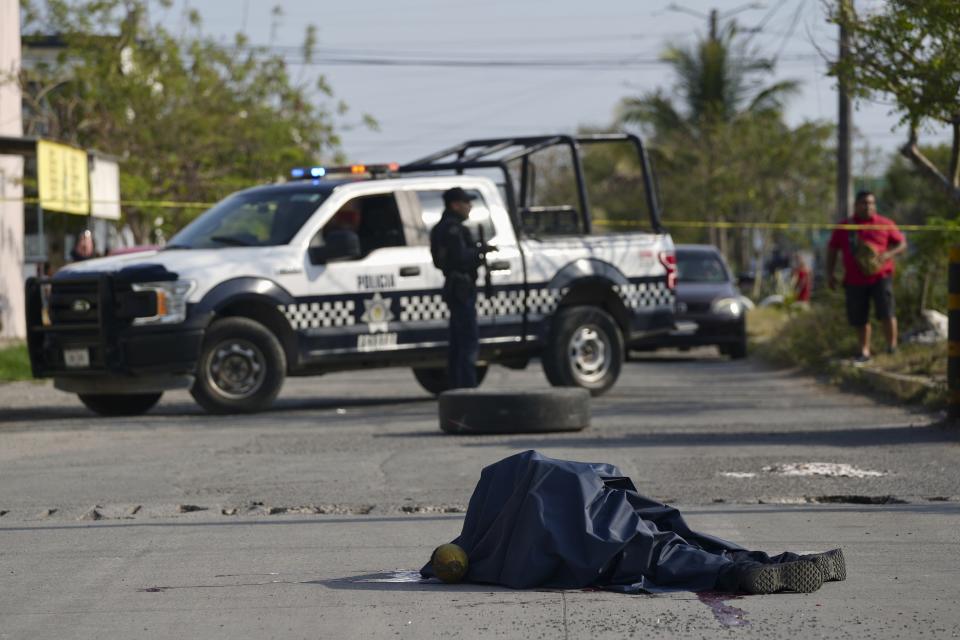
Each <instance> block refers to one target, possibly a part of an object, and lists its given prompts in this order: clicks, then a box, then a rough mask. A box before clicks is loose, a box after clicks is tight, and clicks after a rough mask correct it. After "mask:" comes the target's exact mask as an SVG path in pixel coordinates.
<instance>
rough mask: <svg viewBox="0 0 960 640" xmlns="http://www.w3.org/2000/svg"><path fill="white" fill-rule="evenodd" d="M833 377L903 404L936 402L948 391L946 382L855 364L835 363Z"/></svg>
mask: <svg viewBox="0 0 960 640" xmlns="http://www.w3.org/2000/svg"><path fill="white" fill-rule="evenodd" d="M831 369H832V373H833V374H834V375H835V376H836V377H838V378H839V379H840V380H841V381H842V382H849V383H852V384H855V385H858V386H863V387H866V388H868V389H869V390H871V391H876V392H878V393H882V394H884V395H887V396H890V397H892V398H894V399H897V400H900V401H901V402H929V401H935V400H936V399H937V397H938V396H939V395H941V394H942V393H943V391H944V390H945V389H946V382H945V381H942V380H937V379H935V378H930V377H927V376H916V375H907V374H903V373H893V372H890V371H884V370H882V369H877V368H876V367H870V366H864V365H861V364H855V363H853V362H852V361H851V360H835V361H833V362H832V363H831Z"/></svg>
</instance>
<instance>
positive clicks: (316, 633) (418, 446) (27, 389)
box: [0, 351, 960, 638]
mask: <svg viewBox="0 0 960 640" xmlns="http://www.w3.org/2000/svg"><path fill="white" fill-rule="evenodd" d="M545 384H546V382H545V380H544V378H543V375H542V374H541V373H540V371H539V369H538V368H537V367H535V366H534V367H531V368H530V369H528V370H527V371H524V372H516V371H509V370H505V369H500V368H495V369H493V370H492V371H491V373H490V375H489V376H488V378H487V381H486V382H485V384H484V386H485V387H491V388H499V389H516V388H538V387H542V386H543V385H545ZM592 409H593V424H592V425H591V427H590V428H589V429H587V430H585V431H583V432H579V433H568V434H543V435H531V436H523V435H511V436H488V437H478V436H469V437H463V436H447V435H444V434H442V433H441V432H440V430H439V428H438V426H437V419H436V403H435V401H434V400H433V399H432V398H430V397H429V396H427V395H426V394H425V393H424V392H422V391H421V390H420V389H419V387H418V386H417V384H416V382H415V381H414V380H413V377H412V375H411V374H410V373H409V372H407V371H402V370H385V371H371V372H356V373H345V374H338V375H330V376H327V377H321V378H306V379H294V380H289V381H288V383H287V385H286V386H285V388H284V391H283V393H282V395H281V398H280V400H279V401H278V402H277V405H276V409H275V410H274V411H271V412H269V413H264V414H258V415H252V416H229V417H213V416H207V415H204V414H203V413H201V412H200V410H199V409H198V408H197V407H196V406H195V405H194V404H193V403H192V401H191V400H190V398H189V396H188V395H187V394H182V393H174V394H169V395H168V396H167V397H165V398H164V399H163V401H162V402H161V404H160V405H159V406H158V407H157V408H156V409H155V410H154V411H152V412H151V413H149V414H147V415H145V416H142V417H138V418H119V419H103V418H98V417H96V416H94V415H93V414H91V413H89V412H88V411H87V410H86V409H84V408H83V406H82V405H81V404H80V403H79V402H78V401H77V400H76V399H75V398H73V397H72V396H69V395H66V394H62V393H60V392H57V391H54V390H52V388H50V387H49V386H48V385H44V384H33V383H12V384H5V385H4V384H0V513H2V515H0V541H2V544H0V574H2V575H3V577H4V579H3V580H0V638H37V637H72V638H112V637H145V638H165V637H196V638H221V637H222V638H237V637H257V638H262V637H283V638H287V637H290V638H299V637H305V638H306V637H311V638H315V637H325V638H326V637H330V638H333V637H358V638H359V637H365V638H366V637H390V638H392V637H398V636H399V637H411V638H421V637H441V636H443V637H478V638H479V637H489V636H491V635H502V636H506V637H550V638H553V637H567V638H580V637H583V638H586V637H591V638H593V637H611V638H616V637H630V636H632V635H636V636H638V637H639V636H645V637H661V636H662V637H716V635H717V634H718V633H723V634H727V633H729V634H734V633H735V634H737V635H744V636H749V637H761V636H765V637H770V636H771V635H773V636H777V637H780V636H786V635H787V634H791V635H794V636H796V637H856V638H864V637H883V638H887V637H910V638H913V637H957V635H958V631H957V629H958V628H960V612H958V611H957V610H956V607H955V603H956V601H957V597H956V596H955V591H956V587H955V585H956V582H957V578H958V577H960V571H958V565H957V562H956V557H958V551H960V534H958V533H957V532H958V531H960V526H958V525H960V482H958V480H960V465H958V464H957V462H958V458H960V446H958V444H960V435H958V432H957V431H954V430H949V429H944V428H941V427H938V426H935V425H933V424H932V422H933V421H934V419H935V417H934V416H930V415H927V414H924V413H922V412H915V411H911V410H907V409H904V408H902V407H898V406H892V405H885V404H880V403H878V402H876V401H874V400H872V399H870V398H866V397H864V396H859V395H854V394H847V393H842V392H839V391H837V390H835V389H833V388H831V387H829V386H826V385H822V384H820V383H818V382H817V381H815V380H813V379H811V378H809V377H805V376H801V375H797V374H795V373H793V372H789V371H783V370H776V369H770V368H767V367H764V366H762V365H760V364H758V363H756V362H752V361H738V362H731V361H728V360H725V359H721V358H718V357H716V356H714V355H712V353H711V352H709V351H705V352H700V353H697V354H694V356H692V357H691V356H681V355H678V354H666V355H661V356H656V357H651V358H648V359H644V360H641V361H638V362H632V363H630V364H628V365H627V367H626V369H625V371H624V374H623V376H622V378H621V380H620V382H619V384H618V385H617V386H616V387H615V388H614V389H613V390H612V391H611V392H610V393H609V394H608V395H606V396H604V397H603V398H599V399H595V400H594V402H593V406H592ZM525 449H538V450H540V451H542V452H544V453H546V454H547V455H551V456H555V457H561V458H570V459H577V460H588V461H596V462H610V463H614V464H616V465H618V466H619V467H620V468H621V469H622V470H623V471H624V472H625V473H626V474H627V475H630V476H631V477H632V478H633V479H634V481H635V482H636V484H637V486H638V488H639V490H640V491H641V492H642V493H645V494H647V495H650V496H652V497H655V498H658V499H661V500H664V501H667V502H670V503H671V504H676V505H677V506H679V507H680V508H681V509H682V510H683V511H684V512H685V513H686V514H687V515H688V517H689V520H690V521H691V523H692V524H693V525H694V526H695V527H697V528H700V529H702V530H704V531H709V532H711V533H714V534H716V535H720V536H721V537H725V538H728V539H731V540H734V541H737V542H740V543H742V544H745V545H747V546H750V547H754V548H759V549H763V550H768V551H771V552H778V551H781V550H783V549H791V550H797V551H809V550H817V549H826V548H830V547H832V546H837V545H840V546H842V547H843V548H844V550H845V553H846V554H847V558H848V565H849V568H850V574H851V575H850V579H849V580H847V581H846V582H842V583H830V584H828V585H825V586H824V587H823V589H821V590H820V591H818V592H816V593H814V594H810V595H805V596H800V595H776V596H762V597H761V596H754V597H747V598H742V599H740V600H725V601H723V602H720V601H710V600H708V599H702V598H698V597H697V596H696V595H694V594H689V593H681V594H672V595H668V596H656V597H650V596H623V595H617V594H610V593H604V592H543V591H530V592H516V591H509V590H503V589H496V588H489V587H481V586H474V585H461V586H458V587H443V586H437V585H423V584H418V583H413V582H402V581H401V582H396V581H390V582H383V581H382V580H384V579H390V580H393V579H395V578H392V577H390V576H392V574H391V572H396V571H409V570H414V569H417V568H419V566H420V565H421V564H422V563H423V562H424V561H425V560H426V559H427V558H428V557H429V553H430V551H431V550H432V548H433V547H434V546H436V545H437V544H439V543H442V542H445V541H447V540H449V539H451V538H453V537H454V536H455V535H456V534H457V533H458V531H459V527H460V523H461V520H462V511H463V510H464V508H465V505H466V503H467V501H468V499H469V496H470V493H471V491H472V488H473V486H474V484H475V483H476V481H477V479H478V477H479V473H480V470H481V469H482V467H484V466H485V465H487V464H490V463H492V462H494V461H496V460H499V459H500V458H502V457H504V456H507V455H510V454H512V453H515V452H517V451H522V450H525ZM812 463H824V464H823V465H820V466H817V465H813V464H812ZM823 474H827V475H823ZM397 579H399V578H397ZM738 611H739V613H738Z"/></svg>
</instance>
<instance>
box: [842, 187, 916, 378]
mask: <svg viewBox="0 0 960 640" xmlns="http://www.w3.org/2000/svg"><path fill="white" fill-rule="evenodd" d="M843 224H855V225H864V228H862V229H834V231H833V235H831V236H830V243H829V244H828V245H827V285H828V286H829V287H830V288H831V289H834V288H836V286H837V280H836V277H835V276H834V270H835V269H836V264H837V254H838V253H840V254H842V255H843V271H844V275H843V285H844V289H845V290H846V299H847V321H848V322H849V323H850V326H852V327H855V328H856V330H857V336H858V337H859V338H860V355H859V356H858V357H857V358H856V360H857V361H858V362H866V361H867V360H869V359H870V318H869V315H870V301H871V300H873V308H874V313H875V314H876V317H877V319H878V320H880V322H881V323H882V324H883V333H884V335H885V337H886V339H887V351H888V353H893V352H894V351H895V350H896V348H897V316H896V314H895V313H894V301H893V258H894V256H897V255H899V254H901V253H903V252H904V251H906V250H907V240H906V238H905V237H904V236H903V234H902V233H900V230H899V229H897V225H895V224H894V223H893V220H890V219H889V218H884V217H883V216H881V215H879V214H878V213H877V199H876V197H875V196H874V195H873V194H872V193H870V192H869V191H861V192H859V193H858V194H857V198H856V201H855V202H854V205H853V217H852V218H848V219H847V220H844V221H843Z"/></svg>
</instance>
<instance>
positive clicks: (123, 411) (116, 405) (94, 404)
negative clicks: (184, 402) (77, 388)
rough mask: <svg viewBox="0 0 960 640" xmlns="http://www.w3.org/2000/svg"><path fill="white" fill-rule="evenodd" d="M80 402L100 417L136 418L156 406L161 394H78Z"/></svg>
mask: <svg viewBox="0 0 960 640" xmlns="http://www.w3.org/2000/svg"><path fill="white" fill-rule="evenodd" d="M77 395H78V397H79V398H80V402H82V403H83V404H85V405H87V408H88V409H90V410H91V411H93V412H94V413H97V414H100V415H101V416H138V415H140V414H141V413H146V412H147V411H149V410H150V409H151V408H152V407H153V405H155V404H157V401H158V400H160V396H162V395H163V393H129V394H118V393H80V394H77Z"/></svg>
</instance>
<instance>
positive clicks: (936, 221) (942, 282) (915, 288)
mask: <svg viewBox="0 0 960 640" xmlns="http://www.w3.org/2000/svg"><path fill="white" fill-rule="evenodd" d="M921 151H922V153H923V154H924V156H926V157H927V158H929V159H930V160H931V162H934V163H936V164H943V163H946V162H949V157H950V153H951V148H950V147H949V146H947V145H939V146H935V147H922V149H921ZM883 184H884V186H883V188H882V189H881V190H880V193H879V194H878V195H879V198H880V203H881V205H882V206H883V209H884V210H889V211H891V212H893V214H894V215H895V216H896V218H897V221H898V222H901V223H904V224H931V225H936V226H939V227H944V228H947V229H948V230H947V231H926V232H918V233H913V234H911V236H910V245H911V247H912V249H913V250H912V251H911V252H910V255H909V256H908V257H907V258H906V260H905V261H904V265H903V271H904V272H906V273H907V274H908V276H907V278H906V281H907V282H909V283H910V286H908V287H901V288H902V289H903V291H902V292H899V291H898V296H899V297H901V298H903V302H904V304H903V307H904V309H905V310H908V311H909V312H910V313H911V314H916V313H918V312H919V311H921V310H923V309H926V308H935V309H940V310H946V302H947V286H946V285H947V251H948V249H949V247H950V246H951V245H953V244H956V243H957V242H960V220H958V219H957V215H956V203H955V202H954V201H953V199H952V198H951V197H950V196H949V195H948V194H947V193H945V192H943V191H934V192H931V191H930V188H929V178H927V177H926V176H924V175H923V173H922V172H921V170H919V169H918V168H917V167H916V166H915V165H914V164H913V163H912V162H910V161H908V160H907V159H905V158H903V157H902V156H894V158H893V160H892V161H891V162H890V165H889V166H888V167H887V170H886V173H885V174H884V180H883ZM904 280H905V278H903V277H901V283H903V282H904ZM901 293H903V294H905V295H901ZM898 306H899V304H898Z"/></svg>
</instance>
